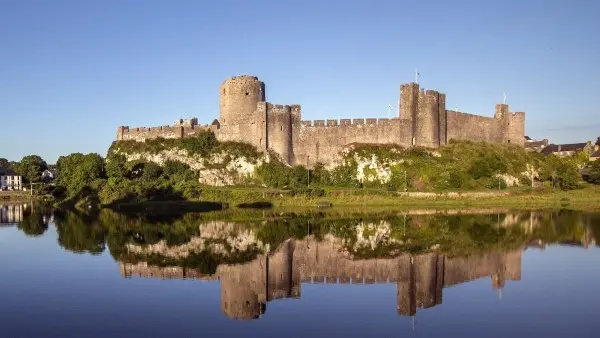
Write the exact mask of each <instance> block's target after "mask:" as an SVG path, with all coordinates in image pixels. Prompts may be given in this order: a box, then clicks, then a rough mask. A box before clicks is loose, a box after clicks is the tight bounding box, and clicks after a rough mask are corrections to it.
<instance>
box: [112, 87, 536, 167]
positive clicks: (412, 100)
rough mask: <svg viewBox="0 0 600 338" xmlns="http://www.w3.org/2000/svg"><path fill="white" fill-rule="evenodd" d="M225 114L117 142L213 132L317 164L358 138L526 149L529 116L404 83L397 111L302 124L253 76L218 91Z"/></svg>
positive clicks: (294, 108)
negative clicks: (480, 109)
mask: <svg viewBox="0 0 600 338" xmlns="http://www.w3.org/2000/svg"><path fill="white" fill-rule="evenodd" d="M219 96H220V118H219V120H214V121H213V122H212V124H210V125H198V122H197V119H195V118H194V119H189V120H178V121H176V122H175V123H174V124H173V125H172V126H159V127H151V128H130V127H128V126H121V127H118V130H117V140H135V141H139V142H143V141H145V140H146V139H152V138H158V137H163V138H184V137H193V136H195V135H197V134H198V133H199V132H200V131H201V130H212V131H213V132H214V133H215V135H216V137H217V139H218V140H220V141H238V142H245V143H249V144H252V145H254V146H255V147H257V148H258V149H259V150H261V151H268V150H271V151H273V152H275V153H277V154H278V155H279V156H280V157H281V159H282V160H283V161H285V162H287V163H289V164H294V165H296V164H298V165H305V166H309V167H312V166H313V165H314V164H315V163H317V162H322V163H329V162H331V161H332V160H333V159H334V158H335V157H336V156H337V155H338V154H339V152H340V151H341V150H342V149H343V148H344V147H345V146H347V145H349V144H352V143H368V144H397V145H400V146H404V147H412V146H421V147H427V148H437V147H439V146H442V145H445V144H447V143H448V141H450V140H452V139H454V140H471V141H483V142H489V143H511V144H517V145H520V146H524V142H525V134H524V132H525V113H522V112H519V113H512V112H509V110H508V105H506V104H497V105H496V111H495V115H494V117H484V116H478V115H472V114H465V113H461V112H457V111H453V110H446V95H445V94H443V93H440V92H437V91H434V90H424V89H421V88H419V85H418V84H417V83H408V84H403V85H401V86H400V101H399V107H398V111H399V116H397V117H394V118H391V119H387V118H379V119H377V118H367V119H364V118H360V119H341V120H315V121H303V120H302V113H301V108H300V105H278V104H272V103H269V102H266V101H265V84H264V83H263V82H261V81H259V80H258V78H257V77H255V76H237V77H233V78H229V79H227V80H226V81H225V82H223V83H222V84H221V86H220V89H219Z"/></svg>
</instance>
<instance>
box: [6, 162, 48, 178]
mask: <svg viewBox="0 0 600 338" xmlns="http://www.w3.org/2000/svg"><path fill="white" fill-rule="evenodd" d="M47 168H48V164H46V161H44V160H43V159H42V158H41V157H40V156H38V155H27V156H25V157H23V159H21V162H19V163H17V164H15V165H13V169H14V170H15V171H16V172H17V173H18V174H19V175H21V176H23V181H25V182H28V183H37V182H41V181H42V172H44V170H46V169H47Z"/></svg>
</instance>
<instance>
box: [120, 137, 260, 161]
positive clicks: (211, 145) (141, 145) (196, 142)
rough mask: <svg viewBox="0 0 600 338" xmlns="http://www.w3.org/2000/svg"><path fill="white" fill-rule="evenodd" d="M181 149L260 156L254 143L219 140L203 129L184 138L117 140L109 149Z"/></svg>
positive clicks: (193, 152)
mask: <svg viewBox="0 0 600 338" xmlns="http://www.w3.org/2000/svg"><path fill="white" fill-rule="evenodd" d="M172 149H181V150H185V151H186V152H187V154H188V155H190V156H194V155H198V156H200V157H202V158H208V157H209V156H210V155H212V154H217V153H225V154H227V155H229V157H246V158H247V159H248V160H250V161H256V160H257V159H258V157H259V156H260V155H259V153H258V151H257V150H256V148H255V147H253V146H252V145H249V144H246V143H240V142H218V141H217V138H216V136H215V134H214V133H213V132H212V131H210V130H202V131H200V132H199V134H198V136H197V137H190V138H183V139H164V138H156V139H149V140H146V141H145V142H136V141H133V140H127V141H115V142H113V143H112V145H111V146H110V149H109V150H108V152H109V154H110V153H117V152H118V153H125V154H134V153H144V152H148V153H151V154H157V153H160V152H161V151H165V150H172Z"/></svg>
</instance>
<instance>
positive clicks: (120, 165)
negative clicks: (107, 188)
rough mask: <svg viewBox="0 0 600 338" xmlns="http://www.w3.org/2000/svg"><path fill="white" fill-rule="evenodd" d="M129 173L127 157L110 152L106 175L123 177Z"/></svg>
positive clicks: (107, 159)
mask: <svg viewBox="0 0 600 338" xmlns="http://www.w3.org/2000/svg"><path fill="white" fill-rule="evenodd" d="M128 174H129V171H128V170H127V158H126V157H125V155H123V154H117V153H115V152H109V153H108V156H107V157H106V176H108V177H114V178H123V177H125V176H127V175H128Z"/></svg>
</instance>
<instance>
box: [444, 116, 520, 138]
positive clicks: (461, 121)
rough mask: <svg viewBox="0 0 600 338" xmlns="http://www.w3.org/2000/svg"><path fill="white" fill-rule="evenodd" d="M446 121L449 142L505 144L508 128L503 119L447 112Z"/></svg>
mask: <svg viewBox="0 0 600 338" xmlns="http://www.w3.org/2000/svg"><path fill="white" fill-rule="evenodd" d="M446 119H447V125H448V127H447V138H448V141H450V140H469V141H482V142H488V143H504V138H505V137H504V135H506V127H505V124H504V123H503V121H504V120H502V119H497V118H493V117H485V116H479V115H472V114H465V113H459V112H456V111H453V110H448V111H447V112H446ZM524 137H525V136H523V138H524Z"/></svg>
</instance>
